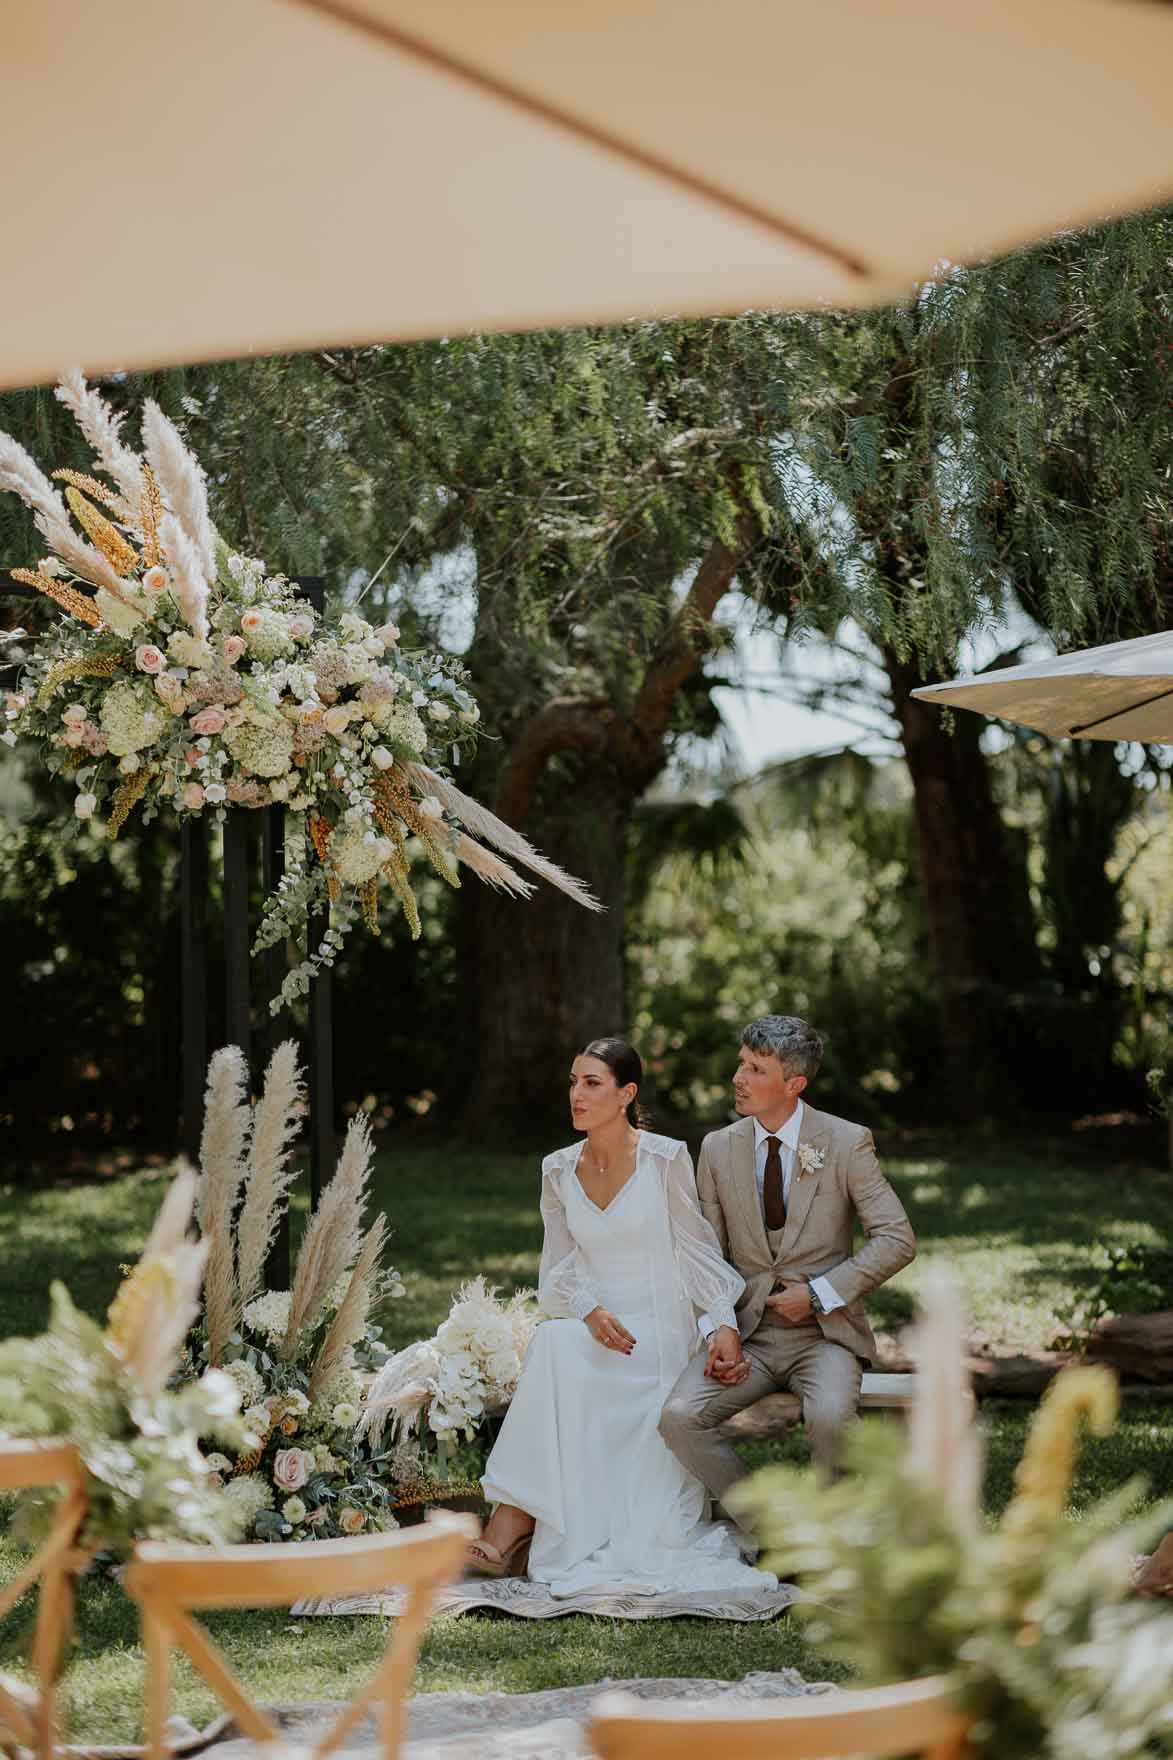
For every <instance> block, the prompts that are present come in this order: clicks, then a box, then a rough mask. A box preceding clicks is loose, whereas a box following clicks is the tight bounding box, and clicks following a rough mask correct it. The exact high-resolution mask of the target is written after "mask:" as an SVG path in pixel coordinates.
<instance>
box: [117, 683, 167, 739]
mask: <svg viewBox="0 0 1173 1760" xmlns="http://www.w3.org/2000/svg"><path fill="white" fill-rule="evenodd" d="M169 720H170V716H169V715H168V713H167V711H166V709H164V707H163V705H162V704H161V703H160V701H159V699H158V697H156V695H155V690H154V686H153V685H152V684H151V682H150V680H149V679H146V678H144V679H143V681H142V683H141V684H140V683H139V682H138V681H137V680H132V679H123V680H121V681H120V682H119V683H118V684H115V685H111V687H110V689H109V690H108V691H107V692H106V695H105V696H104V697H103V699H102V715H101V721H102V732H103V733H104V734H105V735H106V741H107V744H108V745H109V748H110V750H111V751H112V752H113V754H114V756H115V757H116V758H124V757H125V756H126V754H127V753H128V752H141V751H142V750H143V749H144V748H145V747H147V746H153V745H154V744H155V742H156V740H158V739H160V738H161V737H162V735H163V733H164V731H165V729H166V726H167V723H168V721H169Z"/></svg>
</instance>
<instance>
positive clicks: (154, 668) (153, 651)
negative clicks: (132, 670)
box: [134, 642, 167, 672]
mask: <svg viewBox="0 0 1173 1760" xmlns="http://www.w3.org/2000/svg"><path fill="white" fill-rule="evenodd" d="M134 663H135V665H136V666H137V667H138V669H139V671H140V672H166V670H167V660H166V657H165V656H164V655H163V654H162V653H160V651H159V649H158V648H156V646H155V644H154V643H153V642H142V643H140V645H139V646H138V647H137V648H136V649H135V651H134Z"/></svg>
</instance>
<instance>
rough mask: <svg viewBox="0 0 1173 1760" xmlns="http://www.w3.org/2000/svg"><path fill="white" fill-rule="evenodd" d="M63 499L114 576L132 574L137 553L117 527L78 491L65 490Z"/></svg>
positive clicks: (136, 560) (137, 562)
mask: <svg viewBox="0 0 1173 1760" xmlns="http://www.w3.org/2000/svg"><path fill="white" fill-rule="evenodd" d="M65 499H66V500H67V501H68V503H69V505H70V507H71V508H72V510H73V516H74V518H75V519H76V520H77V523H78V525H79V526H81V527H83V528H84V530H85V532H86V534H87V536H88V537H90V538H92V539H93V541H94V543H95V544H96V545H97V546H98V549H99V550H100V551H101V552H102V555H103V556H104V557H105V558H106V560H107V562H108V563H109V564H110V566H111V568H112V569H113V570H114V572H115V574H124V575H125V574H133V572H134V570H135V569H136V568H137V567H138V564H139V555H138V551H137V550H136V549H135V547H134V545H133V544H131V543H128V541H127V540H126V539H125V538H124V537H123V536H122V533H121V532H120V531H119V530H118V527H117V526H112V525H111V524H110V521H109V520H108V519H107V518H106V516H105V514H104V513H99V512H98V510H97V508H96V507H95V506H94V504H93V502H92V501H87V500H86V498H85V496H84V495H83V494H82V493H81V491H80V490H78V489H73V488H69V489H66V491H65Z"/></svg>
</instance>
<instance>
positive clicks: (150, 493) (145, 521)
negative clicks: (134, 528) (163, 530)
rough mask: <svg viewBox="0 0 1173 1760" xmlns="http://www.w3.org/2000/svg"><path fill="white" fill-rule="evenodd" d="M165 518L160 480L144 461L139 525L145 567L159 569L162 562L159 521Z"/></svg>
mask: <svg viewBox="0 0 1173 1760" xmlns="http://www.w3.org/2000/svg"><path fill="white" fill-rule="evenodd" d="M162 517H163V497H162V494H161V493H160V491H159V483H158V479H157V477H156V476H155V473H154V471H153V470H152V469H151V467H150V465H149V464H148V463H147V462H146V460H145V459H144V460H143V493H142V501H141V503H140V507H139V524H140V526H141V527H142V534H143V567H144V568H157V567H158V565H159V563H160V561H161V560H162V552H161V550H160V549H159V521H160V520H161V519H162Z"/></svg>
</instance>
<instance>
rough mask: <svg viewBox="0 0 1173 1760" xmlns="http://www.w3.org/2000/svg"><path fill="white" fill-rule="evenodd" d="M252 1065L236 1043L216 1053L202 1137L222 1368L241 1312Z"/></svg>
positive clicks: (211, 1320) (209, 1291) (212, 1329)
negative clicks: (239, 1274)
mask: <svg viewBox="0 0 1173 1760" xmlns="http://www.w3.org/2000/svg"><path fill="white" fill-rule="evenodd" d="M249 1123H250V1120H249V1108H248V1067H247V1065H246V1064H245V1061H244V1056H243V1054H242V1052H241V1051H240V1050H239V1048H238V1047H237V1046H235V1045H225V1046H223V1047H222V1048H221V1049H220V1050H219V1051H214V1052H213V1053H212V1057H211V1061H210V1062H209V1064H208V1087H207V1094H206V1096H205V1100H204V1130H203V1135H202V1137H201V1138H200V1167H201V1170H202V1177H201V1179H200V1185H199V1217H200V1231H201V1233H202V1234H203V1236H204V1239H205V1240H206V1241H207V1243H208V1270H207V1286H206V1291H205V1307H206V1311H207V1321H208V1361H209V1362H210V1363H212V1364H219V1363H220V1362H221V1361H222V1360H223V1356H224V1350H225V1347H226V1346H227V1344H228V1339H229V1336H230V1335H231V1333H232V1330H233V1328H234V1326H235V1325H236V1321H237V1317H238V1315H239V1312H240V1302H239V1293H238V1289H237V1283H236V1264H235V1256H234V1254H233V1251H232V1213H233V1210H234V1209H235V1207H236V1198H237V1194H238V1193H239V1191H240V1182H241V1180H242V1178H243V1177H244V1156H245V1147H246V1144H247V1142H248V1132H249Z"/></svg>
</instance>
